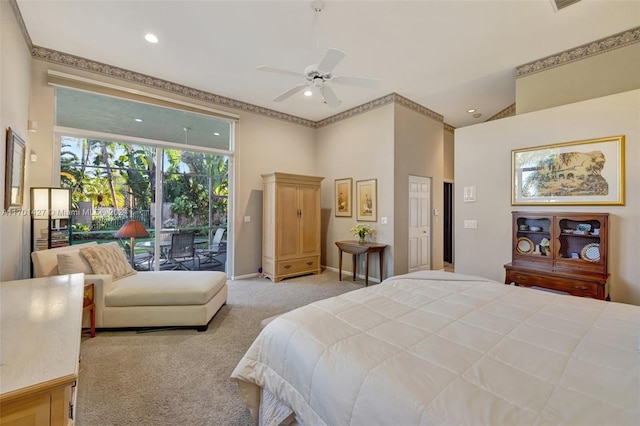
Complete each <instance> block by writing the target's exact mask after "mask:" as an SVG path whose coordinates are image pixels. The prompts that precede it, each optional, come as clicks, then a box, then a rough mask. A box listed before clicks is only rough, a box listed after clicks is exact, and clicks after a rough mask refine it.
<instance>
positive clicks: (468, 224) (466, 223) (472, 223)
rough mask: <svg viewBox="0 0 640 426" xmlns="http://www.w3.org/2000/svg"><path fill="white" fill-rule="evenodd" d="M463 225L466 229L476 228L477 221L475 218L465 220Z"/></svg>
mask: <svg viewBox="0 0 640 426" xmlns="http://www.w3.org/2000/svg"><path fill="white" fill-rule="evenodd" d="M464 227H465V228H467V229H478V221H477V220H465V221H464Z"/></svg>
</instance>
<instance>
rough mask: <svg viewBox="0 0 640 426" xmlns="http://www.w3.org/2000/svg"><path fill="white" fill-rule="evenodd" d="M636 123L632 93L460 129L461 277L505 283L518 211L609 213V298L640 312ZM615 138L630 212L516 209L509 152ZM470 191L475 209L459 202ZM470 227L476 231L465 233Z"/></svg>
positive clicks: (636, 95) (639, 113) (637, 108)
mask: <svg viewBox="0 0 640 426" xmlns="http://www.w3.org/2000/svg"><path fill="white" fill-rule="evenodd" d="M639 117H640V90H633V91H629V92H625V93H620V94H615V95H610V96H605V97H601V98H596V99H592V100H587V101H583V102H578V103H573V104H570V105H564V106H558V107H553V108H549V109H544V110H540V111H536V112H531V113H528V114H520V115H517V116H515V117H509V118H505V119H502V120H496V121H492V122H487V123H483V124H479V125H476V126H470V127H465V128H461V129H457V130H456V158H455V181H456V191H455V204H456V219H455V229H456V240H455V247H456V249H455V258H456V272H461V273H466V274H474V275H480V276H483V277H487V278H491V279H495V280H498V281H503V280H504V269H503V265H504V264H505V263H508V262H510V261H511V215H510V213H511V211H513V210H530V211H536V210H553V211H595V212H609V213H610V219H609V220H610V234H609V242H610V246H609V262H610V263H609V271H610V274H611V275H610V279H609V282H610V284H611V298H612V300H613V301H618V302H625V303H632V304H636V305H640V262H638V241H640V197H638V194H639V193H640V168H639V167H638V164H640V119H639ZM524 129H526V131H523V130H524ZM614 135H625V136H626V205H625V206H575V207H574V206H571V207H556V208H552V207H547V206H544V207H534V206H532V207H527V208H524V207H521V206H518V207H514V206H511V204H510V202H511V170H510V168H511V150H512V149H518V148H526V147H532V146H539V145H544V144H552V143H561V142H568V141H576V140H584V139H592V138H598V137H605V136H614ZM465 186H475V187H476V188H477V202H475V203H464V202H463V201H462V191H463V188H464V187H465ZM469 219H473V220H477V221H478V229H464V228H463V223H464V222H463V221H464V220H469Z"/></svg>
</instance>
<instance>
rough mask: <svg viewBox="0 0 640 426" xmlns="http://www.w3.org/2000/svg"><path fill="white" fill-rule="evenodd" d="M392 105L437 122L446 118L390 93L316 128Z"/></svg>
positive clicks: (318, 122)
mask: <svg viewBox="0 0 640 426" xmlns="http://www.w3.org/2000/svg"><path fill="white" fill-rule="evenodd" d="M390 103H397V104H400V105H403V106H405V107H407V108H409V109H411V110H413V111H415V112H418V113H420V114H422V115H426V116H427V117H430V118H433V119H434V120H437V121H443V120H444V117H443V116H442V115H440V114H438V113H437V112H434V111H431V110H430V109H429V108H426V107H424V106H422V105H420V104H418V103H416V102H414V101H412V100H411V99H408V98H405V97H404V96H401V95H398V94H397V93H390V94H388V95H385V96H383V97H381V98H378V99H374V100H372V101H371V102H367V103H365V104H362V105H359V106H357V107H354V108H351V109H348V110H346V111H343V112H341V113H339V114H336V115H333V116H331V117H327V118H325V119H323V120H320V121H316V126H315V127H316V128H318V127H323V126H327V125H329V124H333V123H335V122H337V121H340V120H345V119H347V118H350V117H353V116H355V115H358V114H362V113H364V112H367V111H371V110H372V109H376V108H380V107H382V106H385V105H388V104H390Z"/></svg>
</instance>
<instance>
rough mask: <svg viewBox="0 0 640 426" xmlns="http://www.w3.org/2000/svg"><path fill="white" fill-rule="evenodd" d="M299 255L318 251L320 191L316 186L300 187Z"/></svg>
mask: <svg viewBox="0 0 640 426" xmlns="http://www.w3.org/2000/svg"><path fill="white" fill-rule="evenodd" d="M299 194H300V210H301V216H300V236H301V241H300V255H301V256H307V255H311V254H317V253H318V252H319V251H320V233H319V225H320V215H319V212H320V191H319V189H318V188H314V187H307V186H301V187H300V192H299Z"/></svg>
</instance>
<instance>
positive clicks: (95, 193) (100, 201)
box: [60, 136, 229, 270]
mask: <svg viewBox="0 0 640 426" xmlns="http://www.w3.org/2000/svg"><path fill="white" fill-rule="evenodd" d="M61 147H62V148H61V153H60V158H61V160H60V180H61V186H62V187H65V188H70V189H71V191H72V204H73V207H74V209H75V210H76V211H75V213H76V214H75V215H74V220H73V232H72V241H73V242H76V243H78V242H83V241H98V242H106V241H113V239H114V237H113V236H114V234H115V233H116V232H117V231H118V229H120V227H121V226H122V225H123V224H124V222H126V221H127V220H129V219H135V220H138V221H140V222H142V223H143V225H144V226H145V228H147V230H148V232H149V237H144V238H138V239H137V240H136V246H135V247H134V251H135V253H137V254H145V252H148V253H152V254H154V255H155V253H158V255H156V256H154V261H153V262H150V263H148V265H149V266H148V267H149V268H152V269H155V270H159V269H162V266H163V264H164V263H166V262H164V261H166V260H168V259H167V253H166V252H167V250H168V248H169V243H170V239H171V234H172V233H176V232H183V233H184V232H191V233H194V234H195V240H196V243H197V245H198V248H199V249H202V250H203V251H206V250H208V249H209V248H210V247H211V246H212V244H214V243H215V244H220V241H217V242H214V241H213V239H214V235H216V231H217V230H218V229H223V232H222V234H220V235H222V236H223V238H224V239H225V240H226V230H227V217H228V213H229V157H228V156H221V155H216V154H214V153H207V152H199V151H194V150H184V149H172V148H163V147H161V146H148V145H136V144H130V143H124V142H113V141H110V140H105V139H96V138H93V139H89V138H79V137H71V136H63V137H62V138H61ZM158 159H160V162H161V166H160V167H158ZM158 173H160V175H159V179H158V178H157V177H158V176H157V174H158ZM158 181H159V182H160V185H158V184H157V182H158ZM156 200H161V202H160V203H157V202H156ZM156 237H158V238H156ZM156 240H158V241H156ZM121 244H122V245H123V248H124V249H126V250H125V251H126V252H129V251H128V248H129V247H128V246H127V244H129V242H127V241H121ZM220 256H223V259H219V258H217V259H215V265H216V266H219V265H222V266H223V267H222V268H217V269H223V270H226V268H225V267H224V265H226V251H225V252H224V253H220ZM205 257H206V256H205ZM168 266H169V265H168ZM207 266H208V265H204V267H205V268H206V267H207Z"/></svg>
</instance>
